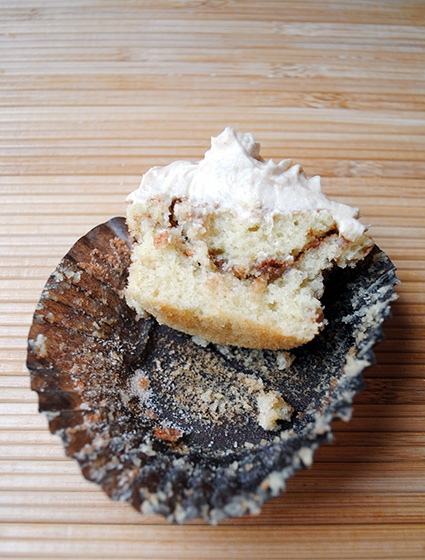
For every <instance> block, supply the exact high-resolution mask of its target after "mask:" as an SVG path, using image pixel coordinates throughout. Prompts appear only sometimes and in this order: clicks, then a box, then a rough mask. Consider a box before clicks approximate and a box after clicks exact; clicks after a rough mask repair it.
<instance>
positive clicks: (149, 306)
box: [126, 128, 373, 350]
mask: <svg viewBox="0 0 425 560" xmlns="http://www.w3.org/2000/svg"><path fill="white" fill-rule="evenodd" d="M259 149H260V147H259V144H257V143H255V142H254V139H253V137H252V135H251V134H239V133H236V132H235V131H234V130H232V129H231V128H226V129H225V130H224V132H222V133H221V134H220V135H219V136H217V137H216V138H213V139H212V145H211V149H210V150H209V151H207V152H206V154H205V157H204V159H203V160H201V161H200V162H198V163H190V162H184V161H178V162H175V163H172V164H171V165H168V166H166V167H154V168H152V169H151V170H150V171H148V172H147V173H146V174H145V175H144V177H143V179H142V182H141V185H140V187H139V188H138V189H137V190H136V191H134V192H133V193H132V194H131V195H130V196H129V198H128V202H129V205H128V211H127V222H128V226H129V230H130V234H131V236H132V238H133V240H134V246H133V255H132V265H131V267H130V275H129V283H128V287H127V292H126V296H127V302H128V303H129V305H130V306H131V307H133V308H134V309H135V310H136V311H137V312H138V313H139V314H143V313H144V312H148V313H149V314H151V315H153V316H154V317H155V318H156V319H157V321H158V322H160V323H161V324H165V325H168V326H169V327H172V328H175V329H177V330H179V331H182V332H185V333H188V334H191V335H195V336H198V337H200V338H203V339H205V340H207V341H209V342H214V343H218V344H228V345H236V346H242V347H248V348H261V349H273V350H277V349H290V348H293V347H296V346H300V345H301V344H305V343H306V342H309V341H310V340H312V339H313V338H314V337H315V336H316V335H317V334H318V333H319V332H320V331H321V330H322V329H323V327H324V324H325V320H324V314H323V307H322V304H321V298H322V296H323V290H324V280H325V277H326V276H327V275H328V274H329V272H330V271H331V270H332V269H333V268H335V267H340V268H345V267H353V266H355V264H356V263H357V262H358V261H359V260H361V259H362V258H364V257H365V255H367V253H368V252H369V251H370V249H371V248H372V246H373V242H372V240H371V239H370V238H369V237H368V236H367V235H365V229H366V228H365V226H364V225H363V224H361V222H360V221H359V220H358V219H357V218H358V210H357V209H356V208H350V207H349V206H347V205H345V204H340V203H337V202H333V201H331V200H329V198H328V197H327V196H326V195H325V194H324V193H323V192H322V190H321V187H320V178H319V177H313V178H311V179H308V178H307V177H306V176H305V174H304V172H303V170H302V169H301V167H300V166H299V165H292V162H291V160H283V161H281V162H280V163H274V162H273V161H272V160H267V161H265V160H263V159H262V158H261V157H260V155H259Z"/></svg>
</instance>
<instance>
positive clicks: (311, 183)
mask: <svg viewBox="0 0 425 560" xmlns="http://www.w3.org/2000/svg"><path fill="white" fill-rule="evenodd" d="M259 152H260V144H257V143H256V142H255V141H254V138H253V136H252V134H250V133H248V134H241V133H238V132H235V131H234V130H233V129H232V128H230V127H227V128H226V129H225V130H224V131H223V132H222V133H221V134H220V135H219V136H217V137H215V138H212V139H211V149H209V150H208V151H207V152H206V153H205V157H204V159H202V160H201V161H199V162H196V163H192V162H188V161H176V162H174V163H171V164H170V165H167V166H165V167H153V168H152V169H150V170H149V171H148V172H147V173H146V174H145V175H144V176H143V178H142V182H141V184H140V187H139V188H138V189H137V190H135V191H134V192H132V193H131V194H130V195H129V197H128V198H127V201H128V202H145V201H147V200H149V199H152V198H155V197H158V196H160V197H165V198H166V199H167V200H168V199H169V201H170V202H171V200H172V199H173V198H187V199H189V200H190V202H191V204H192V205H193V206H196V207H198V210H199V211H208V210H210V211H211V210H213V209H215V208H218V207H220V208H223V209H226V210H230V211H233V212H235V213H236V214H237V215H241V216H244V217H247V218H250V217H252V218H257V219H258V215H259V214H261V215H262V216H264V217H268V216H270V217H272V216H273V215H274V214H284V213H288V212H294V211H317V210H324V209H328V210H330V211H331V212H332V214H333V216H334V219H335V221H336V223H337V224H338V228H339V231H340V233H341V234H342V235H344V236H345V237H347V238H350V237H351V236H352V235H353V234H361V233H363V232H364V230H365V226H364V225H363V224H361V223H360V222H359V221H358V220H357V219H356V218H357V217H358V215H359V211H358V209H357V208H351V207H350V206H347V205H346V204H341V203H338V202H334V201H331V200H330V199H329V198H328V197H327V196H326V195H325V194H324V193H323V192H322V189H321V186H320V177H319V176H315V177H312V178H311V179H307V177H306V176H305V174H304V172H303V170H302V168H301V166H300V165H292V160H290V159H285V160H282V161H281V162H279V163H275V162H274V161H273V160H271V159H270V160H267V161H265V160H263V159H262V158H261V157H260V156H259Z"/></svg>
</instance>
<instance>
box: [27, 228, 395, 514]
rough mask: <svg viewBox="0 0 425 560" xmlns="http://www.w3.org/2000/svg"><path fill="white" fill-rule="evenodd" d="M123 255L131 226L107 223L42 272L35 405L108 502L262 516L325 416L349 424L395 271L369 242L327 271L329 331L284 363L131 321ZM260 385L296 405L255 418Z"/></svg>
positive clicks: (321, 430) (312, 446)
mask: <svg viewBox="0 0 425 560" xmlns="http://www.w3.org/2000/svg"><path fill="white" fill-rule="evenodd" d="M129 263H130V241H129V239H128V233H127V228H126V225H125V221H124V219H123V218H114V219H112V220H110V221H109V222H107V223H105V224H102V225H100V226H98V227H96V228H95V229H93V230H92V231H91V232H89V233H88V234H87V235H86V236H84V237H83V238H81V239H80V240H79V241H78V242H77V243H76V244H75V245H74V247H72V249H71V250H70V251H69V253H68V254H67V255H66V256H65V257H64V258H63V259H62V261H61V262H60V263H59V265H58V266H57V268H56V270H55V271H54V272H53V274H52V275H51V277H50V278H49V280H48V282H47V283H46V286H45V288H44V290H43V293H42V295H41V299H40V302H39V304H38V306H37V309H36V311H35V314H34V320H33V324H32V327H31V330H30V333H29V339H28V359H27V365H28V369H29V370H30V374H31V387H32V389H33V390H34V391H36V392H37V393H38V397H39V408H40V411H41V412H43V413H45V414H46V415H47V418H48V420H49V426H50V430H51V432H52V433H57V434H58V435H59V436H60V437H61V438H62V441H63V444H64V448H65V452H66V454H67V455H69V456H70V457H73V458H74V459H76V460H77V461H78V463H79V464H80V467H81V470H82V473H83V475H84V476H85V477H86V478H87V479H88V480H91V481H93V482H95V483H97V484H99V485H100V486H101V487H102V488H103V489H104V491H105V492H106V493H107V494H108V495H109V496H110V497H111V498H112V499H114V500H120V501H127V502H129V503H131V504H132V505H133V506H134V507H135V508H136V509H138V510H141V511H142V512H144V513H158V514H161V515H163V516H165V517H166V518H167V519H168V520H170V521H177V522H179V523H182V522H184V521H186V520H188V519H192V518H196V517H202V518H204V519H206V520H208V521H209V522H212V523H215V522H217V521H219V520H221V519H224V518H226V517H230V516H238V515H242V514H245V513H250V512H251V513H254V512H255V513H256V512H258V511H259V510H260V507H261V504H262V503H264V502H265V501H266V500H268V499H269V498H271V497H273V496H276V495H278V494H280V493H281V492H282V491H283V490H284V489H285V481H286V479H287V478H288V477H289V476H291V475H292V474H293V473H294V472H295V471H296V470H298V469H300V468H304V467H308V466H310V465H311V463H312V458H313V453H314V451H315V450H316V448H317V447H318V446H319V445H320V444H321V443H323V442H326V441H329V440H330V439H331V437H332V432H331V422H332V420H333V419H334V418H343V419H345V420H347V419H349V417H350V414H351V403H352V399H353V397H354V395H355V394H356V393H357V392H358V391H359V390H361V389H362V388H363V378H362V371H363V369H364V368H365V367H366V366H368V365H370V364H371V363H373V362H374V355H373V346H374V345H375V344H376V343H377V342H379V341H381V340H382V338H383V332H382V328H381V325H382V323H383V321H384V320H385V319H387V318H388V317H389V316H390V302H391V301H392V300H393V299H394V298H395V295H394V285H395V284H396V283H397V279H396V276H395V267H394V266H393V264H392V263H391V261H390V260H389V258H388V257H387V256H386V255H385V253H383V252H382V251H381V250H380V249H379V248H378V247H375V248H374V249H373V251H372V252H371V253H370V254H369V255H368V257H366V259H365V260H364V261H362V262H361V263H359V264H358V265H357V267H356V268H354V269H344V270H338V271H336V272H335V273H333V275H332V276H331V277H330V278H329V280H328V282H327V287H326V291H325V297H324V304H325V314H326V319H327V321H328V324H327V326H326V328H325V329H324V331H323V332H322V333H321V334H320V335H319V336H317V337H316V338H315V339H314V340H313V341H312V342H310V343H308V344H306V345H304V346H302V347H300V348H296V349H294V350H293V351H291V353H290V354H291V356H290V357H291V359H290V360H289V357H288V354H287V353H282V352H274V351H258V350H247V349H237V348H233V347H222V346H218V345H213V344H209V345H203V344H202V341H195V340H194V339H193V338H191V337H190V336H187V335H185V334H182V333H179V332H177V331H175V330H172V329H170V328H168V327H165V326H163V325H159V324H158V323H157V322H156V321H155V320H154V319H153V318H152V317H146V318H139V317H137V316H136V314H135V313H134V312H133V311H132V310H131V309H130V308H129V307H128V306H127V305H126V302H125V299H124V298H123V289H124V288H125V285H126V282H127V273H128V266H129ZM200 342H201V344H200ZM291 360H293V362H292V363H291ZM260 390H261V391H263V392H268V391H278V392H279V394H281V395H282V396H283V398H284V399H285V401H286V402H287V403H289V404H290V405H291V406H292V407H293V409H294V412H293V414H292V417H291V420H290V421H280V423H279V425H278V429H277V430H274V431H269V430H264V429H263V428H261V426H260V425H259V423H258V407H257V400H256V399H257V396H258V392H259V391H260Z"/></svg>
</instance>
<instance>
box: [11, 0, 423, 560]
mask: <svg viewBox="0 0 425 560" xmlns="http://www.w3.org/2000/svg"><path fill="white" fill-rule="evenodd" d="M424 16H425V9H424V2H423V0H416V1H415V0H391V1H387V0H379V1H370V0H357V2H351V1H348V0H347V1H345V0H339V1H335V2H324V1H323V0H305V1H304V0H303V1H295V0H293V1H287V0H283V1H278V0H276V1H271V0H265V1H261V0H257V1H253V0H248V1H243V0H227V1H226V0H210V1H196V0H194V1H185V0H179V1H177V0H175V1H166V0H152V1H151V0H145V1H143V0H140V1H134V0H133V1H132V0H122V1H118V0H3V1H2V2H1V4H0V33H1V35H0V48H1V55H0V105H1V109H0V122H1V125H0V135H1V148H0V173H1V176H0V185H1V206H0V213H1V220H0V233H1V248H0V251H1V253H0V254H1V268H0V276H1V279H0V281H1V293H0V310H1V315H0V334H1V349H0V352H1V359H0V387H1V392H0V428H1V431H0V490H1V493H0V504H1V505H0V535H1V541H0V556H1V557H2V558H5V559H7V558H30V557H31V558H43V559H45V558H61V559H62V558H74V559H76V558H78V559H79V558H117V559H125V558H155V559H160V558H161V559H177V558H181V559H198V558H215V559H223V558H232V559H233V558H234V559H246V560H248V559H265V558H267V559H277V558H297V559H300V558H314V559H321V558H336V559H339V560H341V559H348V558H350V559H352V558H369V559H377V558H399V559H400V558H425V462H424V458H425V429H424V416H425V383H424V381H425V380H424V377H425V345H424V336H425V288H424V282H425V259H424V257H425V247H424V239H425V218H424V212H425V197H424V193H425V162H424V154H425V137H424V131H425V128H424V127H425V115H424V109H425V97H424V91H425V29H424ZM227 124H230V125H233V126H234V127H236V128H237V129H239V130H241V131H251V132H253V133H254V136H255V138H256V139H257V140H259V141H261V143H262V153H263V155H264V156H265V157H272V158H274V159H282V158H285V157H291V158H293V159H294V160H295V161H297V162H300V163H302V164H303V166H304V168H305V170H306V172H307V174H308V175H313V174H320V175H322V177H323V187H324V190H325V191H326V192H327V193H328V194H329V195H331V196H332V197H335V198H336V199H338V200H340V201H344V202H349V203H350V204H352V205H356V206H359V207H360V208H361V210H362V214H363V216H364V221H365V222H367V223H370V224H372V227H371V229H370V231H371V233H372V235H373V236H374V237H375V239H376V241H377V243H378V244H379V245H380V246H381V248H383V249H384V250H385V251H386V252H387V253H388V254H389V256H390V257H391V258H392V259H393V260H394V262H395V263H396V264H397V266H398V269H399V272H398V275H399V278H400V280H401V281H402V283H401V285H400V287H399V288H398V293H399V296H400V297H399V299H398V301H397V302H396V303H395V304H394V306H393V315H394V316H393V319H391V320H390V321H389V322H388V323H387V324H386V335H387V340H386V342H384V343H382V344H381V345H380V346H379V348H378V350H377V352H376V355H377V360H378V364H377V365H376V366H374V367H372V368H369V369H368V370H367V372H366V378H367V385H368V388H367V390H366V391H365V392H363V393H362V394H361V395H359V396H358V397H357V398H356V400H355V412H354V417H353V419H352V420H351V421H350V422H349V423H342V422H339V423H337V424H335V436H336V438H335V443H334V444H332V445H327V446H325V447H323V448H321V449H320V450H319V452H318V453H317V455H316V458H315V463H314V465H313V467H312V468H311V469H310V470H308V471H304V472H302V473H299V474H297V475H296V476H295V477H294V478H293V479H292V480H290V482H289V484H288V489H287V492H286V493H285V494H284V495H282V496H281V497H279V498H276V499H274V500H272V501H271V502H269V503H268V504H266V505H265V506H264V508H263V511H262V513H261V514H260V515H259V516H257V517H244V518H237V519H232V520H229V521H227V522H223V523H221V524H219V525H218V526H216V527H211V526H208V525H206V524H204V523H202V522H192V523H190V524H188V525H186V526H172V525H169V524H167V523H166V522H164V521H163V520H162V519H160V518H156V517H148V516H143V515H141V514H138V513H137V512H136V511H133V510H132V509H131V507H130V506H128V505H126V504H120V503H113V502H110V501H109V500H108V498H107V497H106V496H105V495H104V494H103V492H102V491H101V490H99V489H98V488H97V487H96V486H94V485H92V484H90V483H89V482H86V481H85V480H84V479H83V477H82V476H81V474H80V473H79V469H78V467H77V466H76V464H74V463H73V462H72V461H71V460H68V459H66V458H65V457H64V454H63V450H62V447H61V444H60V442H59V439H58V438H56V437H54V436H52V435H50V433H49V431H48V429H47V424H46V420H45V419H44V417H42V416H41V415H40V414H38V412H37V402H36V395H35V393H32V392H31V391H30V389H29V378H28V374H27V371H26V368H25V356H26V337H27V332H28V328H29V325H30V323H31V318H32V312H33V310H34V307H35V305H36V303H37V301H38V298H39V295H40V291H41V289H42V287H43V285H44V282H45V281H46V279H47V277H48V275H49V274H50V272H51V271H52V270H53V268H54V267H55V266H56V264H57V262H58V261H59V259H60V258H61V257H62V255H63V254H64V253H65V252H66V251H67V250H68V249H69V247H70V246H71V245H72V244H73V243H74V241H75V240H76V239H77V238H78V237H79V236H81V235H83V234H84V233H86V231H88V230H89V229H90V228H92V227H93V226H95V225H97V224H99V223H101V222H103V221H105V220H107V219H108V218H110V217H112V216H116V215H122V214H123V213H124V210H125V204H124V200H125V197H126V195H127V194H128V193H129V192H130V191H131V190H133V189H134V188H136V187H137V186H138V183H139V180H140V176H141V174H142V173H143V172H144V171H145V170H146V169H147V168H149V167H151V166H152V165H158V164H159V165H162V164H166V163H168V162H171V161H173V160H175V159H180V158H184V159H197V158H200V157H201V156H202V154H203V153H204V151H205V150H206V149H207V148H208V147H209V138H210V136H211V135H216V134H218V133H219V132H221V130H222V129H223V128H224V127H225V126H226V125H227Z"/></svg>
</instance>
